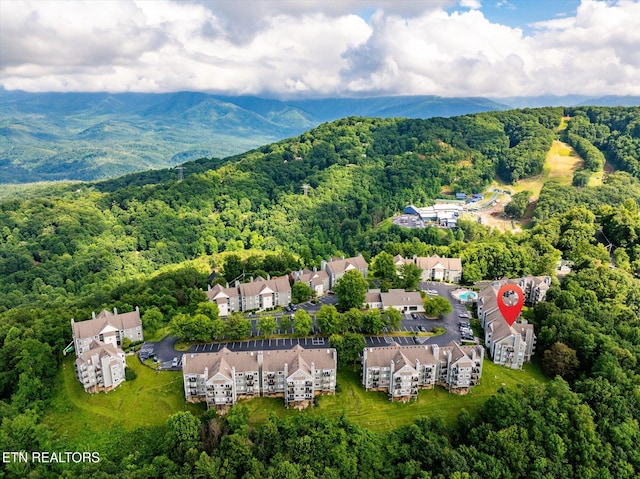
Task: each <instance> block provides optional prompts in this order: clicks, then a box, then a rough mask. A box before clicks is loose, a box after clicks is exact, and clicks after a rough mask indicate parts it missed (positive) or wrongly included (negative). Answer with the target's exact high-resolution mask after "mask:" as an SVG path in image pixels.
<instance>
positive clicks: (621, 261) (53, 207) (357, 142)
mask: <svg viewBox="0 0 640 479" xmlns="http://www.w3.org/2000/svg"><path fill="white" fill-rule="evenodd" d="M563 117H570V119H569V120H568V126H567V128H566V130H562V131H557V128H558V126H559V125H560V124H561V119H562V118H563ZM565 121H566V120H565ZM639 121H640V109H639V108H572V109H566V110H565V109H563V108H545V109H534V110H514V111H507V112H492V113H480V114H476V115H468V116H463V117H457V118H450V119H443V118H434V119H428V120H404V119H403V120H400V119H364V118H357V117H349V118H345V119H342V120H339V121H336V122H332V123H327V124H323V125H321V126H319V127H317V128H315V129H313V130H310V131H308V132H306V133H303V134H302V135H300V136H298V137H295V138H291V139H289V140H284V141H281V142H278V143H274V144H270V145H267V146H264V147H261V148H258V149H256V150H252V151H250V152H247V153H246V154H243V155H239V156H236V157H230V158H226V159H224V160H220V159H211V160H206V159H203V160H199V161H197V162H194V163H189V164H186V165H185V170H184V179H183V180H182V181H178V178H177V175H176V174H175V172H171V173H168V172H149V173H142V174H135V175H129V176H126V177H122V178H118V179H115V180H111V181H107V182H102V183H94V184H80V185H73V186H68V187H64V186H58V187H54V188H51V189H50V190H47V191H45V192H44V193H42V194H41V195H40V196H38V197H36V198H32V199H28V200H11V201H6V202H4V203H1V204H0V237H1V239H2V241H1V242H0V277H1V278H2V281H1V282H0V345H1V349H0V401H1V402H0V417H2V423H1V425H0V444H3V447H4V448H5V449H6V450H11V451H19V450H22V449H25V450H70V448H73V447H80V444H82V447H88V448H89V450H95V449H99V450H100V451H102V452H103V454H101V456H102V457H104V460H101V461H100V463H98V464H77V465H73V464H71V465H60V464H54V465H39V466H36V465H31V466H29V467H30V468H31V469H33V470H31V472H32V473H33V474H35V475H36V476H35V477H38V475H40V476H52V477H54V476H60V475H63V474H67V476H68V477H72V476H73V477H99V476H100V475H105V476H106V475H111V476H115V477H123V478H125V477H126V478H130V477H141V478H142V477H212V476H213V477H229V478H233V477H247V478H248V477H292V478H296V477H363V478H364V477H367V478H368V477H381V478H382V477H384V478H387V477H398V478H401V477H402V478H404V477H443V478H444V477H459V478H464V477H474V478H475V477H478V478H480V477H521V478H531V477H540V478H552V477H553V478H556V477H567V478H568V477H575V478H589V477H594V478H595V477H602V478H606V477H610V478H627V477H628V478H632V477H637V476H638V474H640V454H639V453H638V451H640V427H639V425H638V421H639V420H640V316H639V314H640V280H639V279H638V275H639V274H640V239H639V237H640V216H639V210H638V204H639V202H640V181H639V180H638V178H637V176H638V174H639V173H638V172H637V171H635V169H634V168H635V167H634V166H633V165H634V160H635V161H636V163H637V161H638V148H637V147H638V144H639V142H640V130H639V129H638V127H637V123H638V122H639ZM557 137H562V139H565V140H568V141H570V142H572V144H573V145H574V147H575V148H576V149H577V150H580V154H581V155H582V156H583V157H584V159H585V165H584V166H585V170H583V172H582V173H584V172H586V174H587V175H588V174H590V173H589V170H598V169H601V168H602V167H603V164H604V161H605V160H606V161H608V162H609V164H610V165H612V168H614V169H616V170H625V171H616V172H613V173H609V174H607V175H606V176H605V179H604V182H603V184H602V185H599V186H586V185H587V182H576V181H574V185H575V184H576V183H578V184H577V185H576V186H563V187H560V186H559V185H558V184H554V183H552V182H550V183H548V184H546V185H545V186H544V188H543V190H542V192H541V195H540V198H539V199H538V202H537V205H536V208H535V212H534V217H533V221H532V222H531V224H530V225H529V226H528V227H527V228H526V229H524V231H523V232H521V233H517V234H511V233H504V234H503V233H499V232H497V231H495V230H490V229H489V228H487V227H485V226H483V225H480V224H478V223H476V222H469V221H463V220H461V221H460V222H459V228H458V229H457V230H456V231H451V230H444V229H437V228H426V229H422V230H408V229H402V228H398V227H396V226H390V224H389V223H388V222H385V221H384V220H385V219H386V218H388V217H389V216H390V215H392V214H393V213H394V212H396V211H397V210H399V209H400V208H402V207H403V206H405V205H407V204H410V203H414V204H416V205H423V204H428V203H429V202H430V201H432V200H433V199H434V198H436V197H439V196H442V195H443V194H445V195H446V194H451V193H453V192H456V191H465V192H468V193H471V192H480V191H482V190H483V189H484V188H485V187H487V186H488V185H489V184H491V183H492V182H494V181H496V175H497V177H498V178H499V179H501V180H502V181H505V182H511V181H516V180H518V179H522V178H526V177H529V176H531V175H536V174H539V173H540V172H541V171H542V168H543V162H544V159H545V155H546V152H547V151H548V150H549V148H550V146H551V142H552V141H553V140H554V139H555V138H557ZM578 173H580V172H577V173H576V176H577V177H579V176H580V175H579V174H578ZM574 180H575V179H574ZM304 184H306V185H309V191H308V195H305V194H304V191H303V189H302V186H303V185H304ZM607 246H609V247H610V249H611V252H610V251H609V250H608V249H607ZM381 251H386V252H388V253H391V254H398V253H399V254H403V255H405V256H411V255H413V254H418V255H429V254H433V253H437V254H441V255H446V256H452V257H456V256H459V257H461V258H462V262H463V268H464V272H463V274H464V278H463V280H464V281H465V282H468V283H470V282H473V281H478V280H487V279H496V278H502V277H504V276H520V275H526V274H553V270H554V268H555V265H556V262H557V261H558V259H560V258H561V257H562V258H564V259H569V260H571V261H573V262H574V264H575V267H574V272H573V273H571V274H570V275H569V276H568V277H567V278H566V279H565V281H563V282H562V284H561V285H560V284H558V283H557V282H554V285H553V287H552V288H551V290H550V291H549V293H548V301H547V302H545V303H541V304H539V305H538V306H536V307H535V308H534V309H532V310H531V311H529V312H528V313H527V315H528V318H529V319H530V320H531V321H532V322H533V323H534V324H535V327H536V331H537V335H538V345H537V350H536V356H537V357H538V358H542V364H543V366H544V368H545V371H546V373H547V374H548V375H549V376H550V377H552V378H553V377H555V379H553V380H552V381H551V382H549V383H548V384H546V385H539V386H527V387H526V388H523V389H517V390H510V389H503V390H500V391H499V392H498V393H497V394H496V396H495V397H493V398H491V399H490V400H488V401H487V402H486V403H485V404H483V405H482V406H481V407H480V408H479V410H478V411H477V412H474V413H469V412H468V411H465V410H461V411H460V414H459V417H458V419H457V421H456V422H455V424H453V425H450V424H446V423H444V422H442V421H438V420H433V419H429V420H425V419H416V422H415V424H414V425H412V426H409V427H406V428H401V429H399V430H396V431H389V432H387V433H373V432H370V431H368V430H366V429H363V428H361V427H359V426H356V425H355V424H353V423H352V422H350V420H349V418H348V417H341V418H335V419H329V418H315V417H312V416H308V415H305V414H301V415H299V416H296V417H294V418H278V417H273V416H272V417H270V418H269V419H268V420H267V421H265V422H263V423H262V424H260V425H255V424H254V423H252V425H251V426H249V425H248V421H249V419H248V417H247V414H248V413H247V411H246V410H245V409H243V408H237V409H235V410H232V411H234V412H233V413H232V414H230V415H229V416H227V417H226V418H219V417H216V416H215V414H213V413H206V414H204V415H203V416H202V417H200V418H198V417H194V416H193V415H192V414H191V413H190V412H180V413H177V414H176V415H174V416H171V417H170V418H169V420H168V421H167V423H166V424H165V425H163V426H154V427H148V428H141V429H138V430H136V431H134V432H133V433H132V432H131V431H124V430H121V429H119V428H114V429H113V430H110V431H109V432H108V433H104V434H102V435H97V434H94V435H92V434H91V433H90V431H89V432H85V433H84V436H83V437H82V439H80V438H77V437H74V436H70V437H55V436H54V435H52V433H51V431H50V429H49V427H50V426H49V424H50V423H47V422H43V421H42V418H43V417H45V416H46V415H47V414H51V410H50V407H51V406H50V401H51V395H52V384H55V380H56V379H55V378H56V374H58V370H59V367H60V363H61V360H62V355H61V351H62V349H63V348H64V346H65V345H66V344H67V343H68V342H69V340H70V336H71V331H70V327H69V320H70V319H71V318H72V317H74V318H77V319H84V318H88V317H90V315H91V311H92V310H95V311H97V310H99V309H101V308H103V307H106V308H113V307H114V306H115V307H117V308H118V310H119V311H130V310H132V309H133V308H134V307H135V306H139V307H140V310H141V313H142V316H143V324H144V325H145V328H146V327H149V328H151V329H156V328H158V327H161V326H163V325H166V324H168V323H169V321H170V320H171V318H172V317H174V316H175V315H176V314H178V313H193V312H194V311H195V308H196V306H197V304H198V303H199V302H201V301H203V300H204V293H203V292H202V291H201V289H202V288H206V285H207V278H208V276H209V274H210V272H211V270H212V268H213V269H215V270H216V272H217V274H218V275H219V276H218V277H217V280H218V281H225V280H230V279H233V278H234V277H235V272H234V271H237V268H240V270H242V269H244V270H245V271H246V272H247V273H248V274H253V273H256V274H262V273H269V274H284V273H287V272H289V271H291V270H292V269H297V268H300V267H302V266H308V267H312V266H314V265H318V264H319V262H320V260H321V259H323V258H327V257H328V256H330V255H334V254H339V253H345V254H356V253H358V252H362V253H363V254H364V255H365V257H368V258H370V257H372V256H374V255H377V254H378V253H380V252H381ZM233 255H237V257H236V256H233ZM230 257H231V258H233V261H230V260H229V258H230ZM233 262H235V267H236V269H235V270H234V269H232V268H231V266H232V265H233ZM151 407H152V406H151ZM72 450H73V449H72ZM19 466H20V465H15V464H12V465H10V466H7V467H5V469H4V470H3V471H1V470H0V475H1V474H4V475H5V477H23V476H24V475H25V472H27V473H28V472H29V471H25V470H24V468H23V469H20V467H19Z"/></svg>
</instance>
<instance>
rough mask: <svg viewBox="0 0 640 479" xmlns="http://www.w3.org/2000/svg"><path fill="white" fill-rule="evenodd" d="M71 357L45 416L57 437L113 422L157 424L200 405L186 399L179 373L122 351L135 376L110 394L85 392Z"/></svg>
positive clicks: (127, 425) (199, 408)
mask: <svg viewBox="0 0 640 479" xmlns="http://www.w3.org/2000/svg"><path fill="white" fill-rule="evenodd" d="M74 359H75V357H72V356H69V357H67V358H65V359H64V361H63V363H62V368H61V369H60V372H59V373H58V377H57V381H56V386H55V390H56V392H55V394H54V397H53V400H52V401H51V407H50V410H49V412H48V414H47V415H46V417H45V419H44V420H45V422H46V423H48V425H49V427H50V428H51V430H52V431H53V432H54V434H55V435H56V436H58V437H82V436H85V435H87V434H89V435H91V434H93V433H96V432H100V431H105V430H108V429H110V428H112V427H115V426H120V427H122V428H124V429H126V430H132V429H135V428H136V427H139V426H153V425H160V424H164V423H165V421H166V420H167V417H169V416H170V415H171V414H174V413H176V412H178V411H183V410H185V409H188V410H190V411H191V412H193V413H197V414H200V413H202V412H203V411H204V410H205V408H204V406H202V405H191V404H190V405H187V404H186V403H185V400H184V389H183V386H182V374H180V373H178V372H170V371H162V372H156V371H153V370H151V369H150V368H148V367H146V366H144V365H142V364H141V363H140V361H139V360H138V358H137V357H135V356H127V366H128V367H129V368H131V369H132V370H134V371H135V372H136V375H137V377H136V379H134V380H133V381H125V382H124V383H122V384H121V385H120V386H119V387H118V388H117V389H115V390H113V391H111V392H109V393H98V394H94V395H91V394H88V393H86V392H85V391H84V389H83V388H82V386H81V385H80V382H79V381H78V380H77V379H76V378H75V374H74V369H73V361H74Z"/></svg>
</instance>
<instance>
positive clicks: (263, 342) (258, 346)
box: [188, 338, 329, 353]
mask: <svg viewBox="0 0 640 479" xmlns="http://www.w3.org/2000/svg"><path fill="white" fill-rule="evenodd" d="M328 343H329V340H328V339H327V338H284V339H283V338H279V339H250V340H246V341H229V342H225V343H211V344H196V345H194V346H191V348H189V351H188V352H189V353H215V352H217V351H220V350H221V349H222V348H227V349H230V350H231V351H269V350H275V349H290V348H292V347H294V346H296V345H298V344H299V345H300V346H302V347H303V348H312V347H314V348H320V347H329V344H328Z"/></svg>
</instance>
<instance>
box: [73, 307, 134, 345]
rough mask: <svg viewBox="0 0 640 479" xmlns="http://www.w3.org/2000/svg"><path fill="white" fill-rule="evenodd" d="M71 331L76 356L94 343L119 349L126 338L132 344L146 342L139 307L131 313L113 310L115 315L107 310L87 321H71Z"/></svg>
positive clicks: (93, 315) (93, 314)
mask: <svg viewBox="0 0 640 479" xmlns="http://www.w3.org/2000/svg"><path fill="white" fill-rule="evenodd" d="M71 329H72V331H73V345H74V348H75V351H76V355H80V354H82V353H83V352H85V351H88V350H89V346H90V345H91V343H92V342H93V341H101V342H103V343H105V344H111V345H112V346H114V347H116V348H119V347H120V346H121V344H122V340H123V339H124V338H128V339H129V340H130V341H131V342H136V341H142V340H144V336H143V334H142V321H141V320H140V310H139V309H138V307H137V306H136V309H135V310H134V311H131V312H130V313H118V310H117V309H116V308H113V313H112V312H110V311H107V310H103V311H102V312H100V314H98V315H96V314H95V313H92V318H91V319H89V320H86V321H75V320H74V319H71Z"/></svg>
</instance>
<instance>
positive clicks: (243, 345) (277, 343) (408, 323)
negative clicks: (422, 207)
mask: <svg viewBox="0 0 640 479" xmlns="http://www.w3.org/2000/svg"><path fill="white" fill-rule="evenodd" d="M420 287H421V289H423V290H427V289H430V290H435V291H437V292H438V295H440V296H442V297H444V298H446V299H447V300H448V301H449V302H450V303H451V305H452V306H453V312H451V313H450V314H447V315H445V316H444V317H443V318H442V319H435V320H434V319H427V318H426V316H425V315H424V314H420V313H417V314H416V317H415V318H414V317H412V316H411V315H409V314H407V315H403V319H402V322H401V326H400V328H401V330H402V331H405V332H416V333H417V332H419V331H420V327H422V328H424V329H426V330H427V331H430V330H431V329H432V328H433V327H444V328H445V329H446V331H445V333H444V334H441V335H440V336H433V337H418V336H365V344H366V346H367V347H382V346H386V345H388V344H390V343H392V342H396V343H398V344H400V345H405V346H406V345H415V344H437V345H438V346H446V345H447V344H449V343H450V342H451V341H456V342H460V341H461V335H460V329H459V324H458V323H459V322H460V321H461V319H460V318H459V314H460V313H464V312H467V310H466V308H465V306H464V305H463V304H461V303H460V302H459V301H458V300H456V299H454V298H453V297H452V296H451V291H453V290H455V289H457V286H455V285H449V284H445V283H438V282H426V283H420ZM323 300H324V301H323ZM335 302H336V298H335V296H333V295H328V296H325V297H324V298H322V299H321V300H320V302H319V303H318V304H312V303H304V304H302V305H299V307H301V308H302V309H304V310H306V311H307V312H309V314H310V315H311V317H312V318H313V320H314V324H315V314H314V313H316V312H317V311H318V310H319V309H320V306H322V304H335ZM283 314H292V313H273V316H275V317H276V320H277V321H278V324H279V322H280V317H281V316H282V315H283ZM249 318H250V319H251V322H252V326H253V330H252V335H253V336H254V338H253V339H250V340H245V341H228V342H221V343H208V344H196V345H193V346H191V348H189V350H188V351H187V352H188V353H205V352H206V353H209V352H216V351H219V350H220V349H222V348H223V347H226V348H228V349H230V350H232V351H269V350H276V349H290V348H292V347H293V346H295V345H296V344H299V345H300V346H302V347H305V348H328V347H329V340H328V338H321V337H310V338H286V339H262V338H260V337H259V336H258V334H257V330H256V323H257V317H255V315H254V317H249ZM288 332H292V331H288ZM177 339H178V338H177V337H176V336H167V337H166V338H164V339H163V340H162V341H159V342H157V343H152V342H147V343H144V344H143V346H142V348H141V351H144V352H145V353H146V354H148V355H150V354H155V355H156V357H157V359H158V362H159V363H160V364H161V367H162V369H168V370H180V369H181V367H182V364H181V363H180V362H181V358H182V354H184V352H182V351H176V350H175V349H174V344H175V342H176V340H177ZM174 358H178V365H177V366H173V364H172V363H173V359H174Z"/></svg>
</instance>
